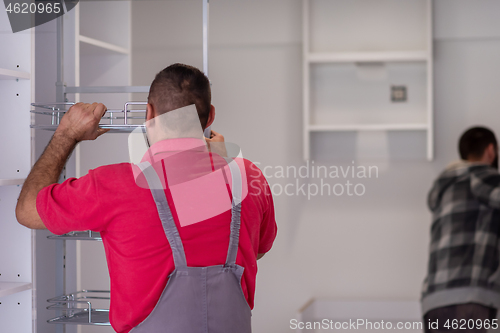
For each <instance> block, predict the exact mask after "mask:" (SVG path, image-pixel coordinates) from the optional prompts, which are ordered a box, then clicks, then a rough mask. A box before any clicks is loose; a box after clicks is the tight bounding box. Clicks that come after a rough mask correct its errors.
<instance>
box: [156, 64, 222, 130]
mask: <svg viewBox="0 0 500 333" xmlns="http://www.w3.org/2000/svg"><path fill="white" fill-rule="evenodd" d="M211 100H212V94H211V91H210V82H209V81H208V78H207V77H206V76H205V75H204V74H203V73H202V72H201V71H200V70H199V69H197V68H195V67H192V66H188V65H183V64H173V65H170V66H168V67H167V68H165V69H164V70H162V71H161V72H159V73H158V74H156V77H155V79H154V80H153V83H151V88H150V89H149V96H148V103H149V104H151V105H153V106H154V108H155V110H156V113H157V115H161V114H164V113H165V112H168V111H172V110H176V109H179V108H182V107H184V106H188V105H191V104H195V105H196V110H197V112H198V117H199V118H200V123H201V126H202V127H203V128H205V127H206V125H207V121H208V115H209V113H210V107H211V103H212V101H211Z"/></svg>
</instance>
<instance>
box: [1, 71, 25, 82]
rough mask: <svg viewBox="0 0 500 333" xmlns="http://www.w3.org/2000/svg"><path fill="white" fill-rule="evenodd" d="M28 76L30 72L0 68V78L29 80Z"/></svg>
mask: <svg viewBox="0 0 500 333" xmlns="http://www.w3.org/2000/svg"><path fill="white" fill-rule="evenodd" d="M30 78H31V75H30V73H27V72H23V71H17V70H12V69H6V68H0V80H15V79H24V80H29V79H30Z"/></svg>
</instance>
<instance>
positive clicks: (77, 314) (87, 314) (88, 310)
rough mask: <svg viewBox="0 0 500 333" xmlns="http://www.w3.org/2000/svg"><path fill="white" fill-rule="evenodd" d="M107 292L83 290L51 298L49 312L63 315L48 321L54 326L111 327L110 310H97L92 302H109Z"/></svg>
mask: <svg viewBox="0 0 500 333" xmlns="http://www.w3.org/2000/svg"><path fill="white" fill-rule="evenodd" d="M109 299H110V297H109V291H107V290H82V291H78V292H75V293H72V294H67V295H62V296H58V297H54V298H51V299H49V300H47V302H49V303H52V304H51V305H49V306H47V309H49V310H58V311H60V312H61V313H62V314H61V315H59V316H57V317H55V318H52V319H50V320H48V322H49V323H52V324H78V325H101V326H109V325H110V323H109V309H102V308H96V307H95V306H93V305H92V302H94V303H95V302H108V303H109Z"/></svg>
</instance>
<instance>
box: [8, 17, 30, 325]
mask: <svg viewBox="0 0 500 333" xmlns="http://www.w3.org/2000/svg"><path fill="white" fill-rule="evenodd" d="M33 43H34V36H33V32H32V29H29V30H25V31H22V32H18V33H15V34H14V33H12V30H11V27H10V23H9V19H8V17H7V13H6V12H5V11H0V46H1V52H0V109H1V110H0V112H1V115H2V124H3V125H4V126H2V131H0V141H1V142H2V144H1V145H0V156H2V157H1V158H2V160H1V163H0V221H1V222H0V253H1V255H0V332H23V333H24V332H33V331H34V327H35V320H36V318H35V317H34V316H33V304H34V302H33V295H34V293H33V290H34V279H33V262H34V251H33V248H34V241H33V232H32V231H31V230H29V229H27V228H25V227H23V226H21V225H19V223H18V222H17V220H16V216H15V207H16V203H17V198H18V196H19V192H20V190H21V186H22V184H23V182H24V179H25V178H26V176H27V175H28V173H29V171H30V168H31V151H32V149H31V129H30V121H31V116H30V112H29V110H30V103H31V100H32V93H33V85H32V80H33V75H32V73H33V69H34V68H33V67H34V66H33V59H34V57H33Z"/></svg>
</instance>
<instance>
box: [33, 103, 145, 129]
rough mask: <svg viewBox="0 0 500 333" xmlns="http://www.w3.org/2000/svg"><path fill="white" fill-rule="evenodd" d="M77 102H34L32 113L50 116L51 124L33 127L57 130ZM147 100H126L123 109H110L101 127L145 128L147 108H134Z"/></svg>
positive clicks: (34, 126)
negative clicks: (65, 115)
mask: <svg viewBox="0 0 500 333" xmlns="http://www.w3.org/2000/svg"><path fill="white" fill-rule="evenodd" d="M74 104H75V103H73V102H64V103H32V104H31V105H32V107H33V109H32V110H31V113H34V114H40V115H45V116H48V117H50V124H46V125H37V124H35V125H31V128H35V129H42V130H48V131H55V130H56V128H57V126H59V123H60V121H61V119H62V117H63V116H64V114H65V113H66V112H67V111H68V110H69V108H70V107H71V106H73V105H74ZM146 104H147V103H146V102H126V103H125V104H124V106H123V109H108V110H107V111H106V114H105V115H104V116H103V117H102V119H101V123H100V124H99V127H100V128H104V129H109V130H110V131H109V132H111V133H130V132H132V131H134V130H135V129H137V128H144V122H145V121H146V109H145V107H144V108H142V109H132V108H133V107H137V106H145V105H146Z"/></svg>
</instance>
